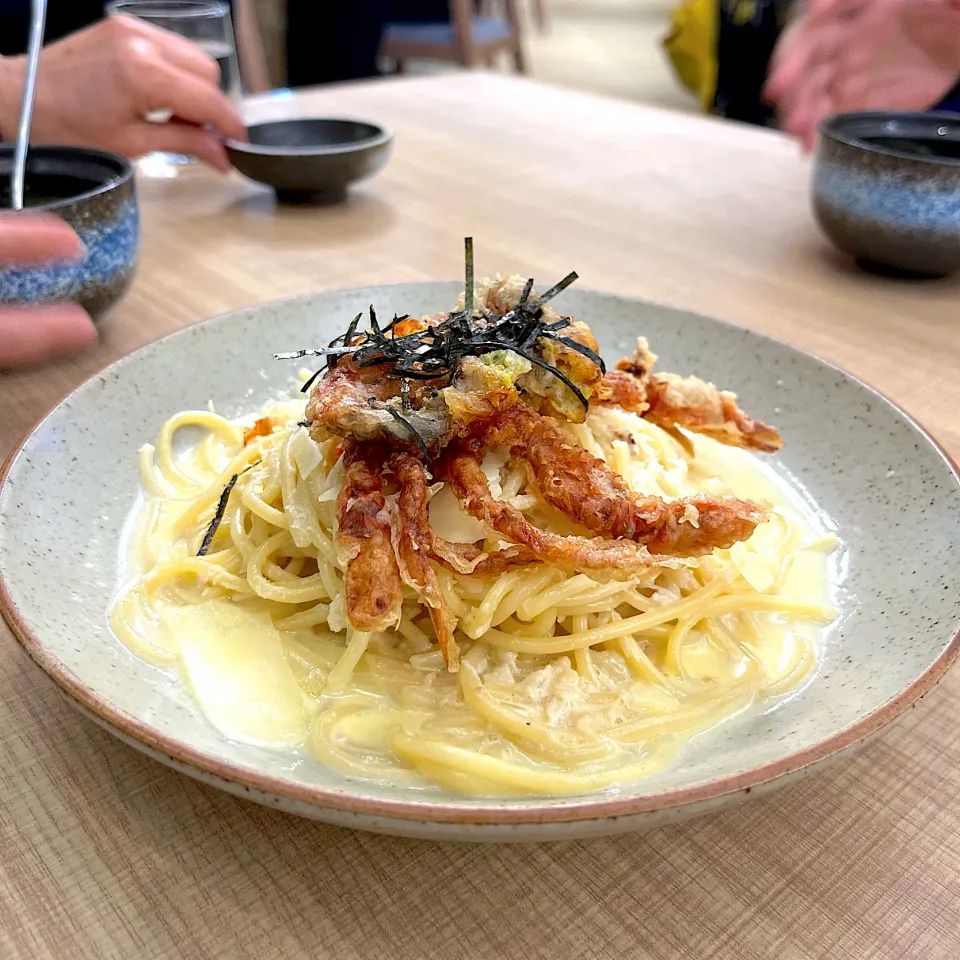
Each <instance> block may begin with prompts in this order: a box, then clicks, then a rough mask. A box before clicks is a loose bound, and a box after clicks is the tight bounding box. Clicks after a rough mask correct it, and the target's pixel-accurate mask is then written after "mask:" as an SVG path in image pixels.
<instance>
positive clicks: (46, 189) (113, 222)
mask: <svg viewBox="0 0 960 960" xmlns="http://www.w3.org/2000/svg"><path fill="white" fill-rule="evenodd" d="M12 166H13V145H12V144H0V207H2V208H4V209H7V210H9V209H10V170H11V168H12ZM23 192H24V207H25V209H26V210H29V211H35V210H36V211H40V210H42V211H45V212H48V213H54V214H56V215H57V216H58V217H61V218H62V219H63V220H66V222H67V223H69V224H70V226H71V227H73V229H74V230H76V231H77V233H78V234H79V235H80V239H81V240H82V241H83V243H84V246H85V247H86V250H87V252H86V254H85V256H84V257H83V259H81V260H79V261H76V262H73V263H53V264H49V265H46V266H30V267H8V268H6V269H0V303H6V304H34V303H41V302H45V301H48V302H49V301H60V300H73V301H75V302H77V303H79V304H80V306H82V307H83V308H84V309H85V310H86V311H87V313H89V314H90V316H91V317H93V319H94V320H96V319H98V318H99V317H101V316H102V315H103V314H104V313H105V312H106V311H107V310H108V309H109V308H110V307H112V306H113V305H114V304H115V303H116V302H117V301H118V300H119V299H120V298H121V297H122V296H123V295H124V293H126V291H127V288H128V287H129V286H130V281H131V280H132V279H133V274H134V272H135V270H136V266H137V257H138V254H139V249H140V211H139V206H138V203H137V193H136V188H135V184H134V177H133V167H132V166H131V165H130V163H129V161H127V160H125V159H124V158H123V157H118V156H116V155H115V154H112V153H105V152H103V151H101V150H89V149H87V148H85V147H60V146H35V147H30V151H29V153H28V154H27V169H26V176H25V178H24V191H23Z"/></svg>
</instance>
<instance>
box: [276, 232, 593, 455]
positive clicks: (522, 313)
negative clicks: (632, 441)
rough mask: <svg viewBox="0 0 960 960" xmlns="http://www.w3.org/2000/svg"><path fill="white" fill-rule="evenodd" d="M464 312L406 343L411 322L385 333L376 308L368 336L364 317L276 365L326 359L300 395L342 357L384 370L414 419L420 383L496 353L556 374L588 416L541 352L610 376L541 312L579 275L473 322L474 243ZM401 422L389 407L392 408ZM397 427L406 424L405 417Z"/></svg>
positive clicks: (448, 378)
mask: <svg viewBox="0 0 960 960" xmlns="http://www.w3.org/2000/svg"><path fill="white" fill-rule="evenodd" d="M464 251H465V261H466V262H465V269H464V309H463V310H460V311H457V312H455V313H451V314H450V315H449V316H448V317H446V318H445V319H444V320H442V321H441V322H440V323H438V324H436V325H435V326H431V327H428V328H427V329H426V330H420V331H417V332H416V333H411V334H408V335H407V336H404V337H399V338H398V337H397V336H396V335H395V328H396V325H397V323H399V322H400V321H402V320H406V319H408V317H407V316H402V317H399V316H395V317H394V318H393V320H392V321H391V322H390V323H389V324H387V326H386V327H381V326H380V323H379V321H378V320H377V314H376V311H375V310H374V308H373V306H372V305H371V307H370V308H369V317H370V329H369V330H366V331H361V332H360V333H358V332H357V329H358V326H359V323H360V319H361V314H358V315H357V316H356V317H354V319H353V321H352V322H351V324H350V326H349V327H348V328H347V330H346V332H345V333H343V334H341V335H340V336H339V337H335V338H334V339H333V340H331V341H330V344H329V345H328V346H326V347H320V348H317V349H312V350H311V349H308V350H297V351H295V352H293V353H280V354H276V358H277V359H278V360H294V359H299V358H301V357H307V356H318V357H325V358H326V364H325V365H324V366H323V367H321V368H320V369H319V370H317V372H316V373H314V375H313V376H312V377H310V379H309V380H308V381H307V382H306V383H305V384H304V385H303V388H302V389H303V392H304V393H306V391H307V390H309V389H310V387H311V386H312V385H313V383H314V381H315V380H316V379H317V377H319V376H321V375H322V374H323V373H325V372H326V371H327V370H328V369H330V368H333V367H335V366H336V365H337V362H338V361H339V360H340V358H341V357H343V356H345V355H347V354H350V355H351V356H352V359H353V362H354V364H355V365H356V366H357V367H359V368H361V369H363V368H365V367H385V368H386V369H385V375H386V376H387V377H388V378H389V379H391V380H401V381H403V382H404V386H402V387H401V405H402V409H403V413H408V412H409V383H410V381H416V380H421V381H425V380H436V381H439V385H444V384H449V383H450V382H452V380H453V378H454V376H455V374H456V372H457V368H458V365H459V363H460V361H461V360H462V359H463V358H464V357H479V356H482V355H483V354H486V353H492V352H494V351H496V350H509V351H511V352H513V353H516V354H518V355H519V356H521V357H524V358H525V359H526V360H529V361H530V363H532V364H534V365H535V366H538V367H540V368H542V369H544V370H546V371H548V372H549V373H552V374H553V375H554V376H555V377H556V378H557V379H558V380H560V381H561V382H562V383H563V384H565V385H566V386H567V388H568V389H570V390H571V391H572V392H573V393H574V394H575V395H576V397H577V399H578V400H579V401H580V403H582V404H583V407H584V409H586V408H587V407H588V405H589V404H588V400H587V398H586V397H585V396H584V394H583V392H582V391H581V390H580V389H579V388H578V387H577V385H576V384H575V383H573V381H571V380H570V378H569V377H566V376H565V375H564V374H563V373H561V372H560V371H559V370H558V369H557V368H556V367H555V366H553V365H552V364H550V363H548V362H547V361H546V360H544V359H543V358H542V357H540V356H539V355H538V354H537V353H536V352H535V350H536V344H537V341H538V340H540V339H546V340H554V341H556V342H558V343H562V344H563V345H564V346H566V347H569V348H570V349H571V350H575V351H576V352H577V353H579V354H581V355H583V356H584V357H587V359H589V360H592V361H593V362H594V363H595V364H596V365H597V366H598V367H599V368H600V371H601V373H606V366H605V365H604V362H603V360H602V359H601V358H600V357H599V356H598V355H597V354H596V353H595V352H594V351H593V350H591V349H590V348H589V347H586V346H584V345H583V344H582V343H578V342H577V341H576V340H574V339H573V338H572V337H569V336H564V335H562V333H561V332H560V331H562V330H565V329H567V328H568V327H570V326H571V321H570V318H569V317H561V318H560V319H559V320H557V321H555V322H554V323H544V322H543V306H544V304H546V303H547V302H548V301H549V300H552V299H553V298H554V297H555V296H557V294H559V293H561V292H562V291H564V290H566V288H567V287H569V286H570V284H572V283H573V282H574V281H575V280H576V279H577V274H576V273H575V272H571V273H569V274H567V276H565V277H564V278H563V279H562V280H561V281H560V282H559V283H557V284H554V286H552V287H551V288H550V289H549V290H547V292H546V293H544V294H541V295H540V296H539V297H537V298H536V299H535V300H533V301H531V300H530V295H531V293H532V292H533V280H532V279H530V280H528V281H527V282H526V284H525V285H524V288H523V293H522V295H521V297H520V300H519V302H518V303H517V305H516V306H515V307H514V308H513V309H512V310H509V311H508V312H507V313H505V314H503V315H502V316H496V315H494V314H490V313H486V312H484V314H483V316H481V317H475V316H474V315H473V312H474V306H475V305H474V289H473V288H474V283H473V281H474V270H473V238H472V237H467V238H466V239H465V240H464ZM386 409H389V410H390V411H391V414H392V415H395V416H397V413H396V411H395V410H394V409H393V408H392V407H387V408H386ZM397 419H400V420H402V421H403V422H404V423H407V421H406V419H405V418H403V416H402V415H399V416H397ZM407 426H408V427H409V428H410V431H411V433H413V434H416V436H417V438H418V446H419V445H421V443H422V440H423V438H422V437H420V436H419V434H417V433H416V430H415V429H414V428H413V427H412V425H410V424H409V423H407Z"/></svg>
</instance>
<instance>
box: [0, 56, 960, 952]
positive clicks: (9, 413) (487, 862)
mask: <svg viewBox="0 0 960 960" xmlns="http://www.w3.org/2000/svg"><path fill="white" fill-rule="evenodd" d="M246 109H247V110H248V112H249V115H250V118H251V119H265V118H269V117H276V116H286V115H289V114H290V113H297V114H300V115H311V114H328V115H329V114H342V115H359V116H366V117H371V118H373V119H376V120H378V121H380V122H383V123H386V124H388V125H390V126H392V127H393V128H394V129H395V130H396V133H397V140H396V149H395V154H394V157H393V159H392V161H391V163H390V165H389V166H388V167H387V169H386V170H385V171H384V173H383V174H382V175H381V176H379V177H378V178H377V179H376V180H374V181H372V182H370V183H369V184H365V185H363V186H362V187H361V188H360V189H358V190H357V191H356V192H355V193H354V194H353V196H352V197H351V199H350V201H349V203H347V204H346V205H344V206H341V207H335V208H281V207H277V206H276V205H275V203H274V200H273V197H272V195H271V194H270V193H268V192H266V191H265V190H263V189H262V188H260V187H258V186H256V185H254V184H250V183H248V182H246V181H243V180H241V178H239V177H238V176H237V175H231V176H229V177H219V176H217V175H215V174H213V173H210V172H207V171H201V170H191V171H190V172H189V173H188V174H187V175H186V176H184V177H182V178H180V179H178V180H176V181H149V182H143V183H141V198H142V201H143V254H142V261H141V265H140V271H139V274H138V277H137V279H136V282H135V284H134V286H133V289H132V290H131V292H130V295H129V296H128V297H127V299H126V300H125V301H124V302H123V303H122V304H121V305H120V306H119V307H118V308H117V309H116V310H115V312H114V313H113V314H112V316H110V317H109V318H108V320H107V321H106V322H105V323H104V324H103V328H102V335H101V339H100V343H99V345H98V346H97V347H96V348H95V349H93V350H92V351H91V352H89V353H87V354H85V355H84V356H82V357H80V358H78V359H76V360H73V361H70V362H67V363H63V364H60V365H58V366H56V367H48V368H44V369H35V370H29V371H25V372H18V373H8V374H4V375H2V378H0V454H2V455H6V454H7V453H8V452H9V451H10V449H11V448H12V446H13V444H14V443H15V442H16V440H17V439H18V438H19V437H20V436H21V435H22V434H23V433H24V432H25V431H26V430H27V429H29V427H30V426H31V425H32V424H33V422H34V421H36V419H37V418H38V417H39V416H40V415H41V414H42V413H43V412H44V411H45V410H46V409H47V408H48V407H49V406H51V405H52V404H54V403H55V402H56V401H58V400H59V399H60V398H61V397H62V396H63V395H64V394H65V393H66V392H68V391H69V390H70V389H72V388H73V387H74V386H76V385H77V384H78V383H80V382H81V381H82V380H83V379H84V378H86V377H88V376H90V375H91V374H93V373H95V372H96V371H98V370H100V369H101V368H102V367H103V366H104V365H105V364H107V363H109V362H111V361H112V360H114V359H116V358H117V357H119V356H122V355H123V354H125V353H127V352H129V351H130V350H133V349H135V348H136V347H138V346H140V345H141V344H143V343H145V342H147V341H149V340H153V339H156V338H157V337H160V336H163V335H165V334H168V333H170V332H172V331H174V330H178V329H180V328H182V327H184V326H187V325H189V324H191V323H194V322H196V321H198V320H200V319H202V318H204V317H208V316H211V315H214V314H217V313H221V312H223V311H227V310H232V309H235V308H238V307H244V306H248V305H250V304H253V303H257V302H261V301H265V300H270V299H273V298H276V297H282V296H290V295H295V294H299V293H304V292H307V291H312V290H318V289H322V288H332V287H342V286H351V285H355V284H365V283H383V282H390V281H404V280H421V279H435V278H449V277H454V276H458V275H459V274H460V270H461V256H462V243H461V240H462V237H463V236H465V235H468V234H471V235H473V236H474V237H475V238H476V244H477V251H478V269H480V270H481V271H486V272H489V271H495V270H497V269H510V270H512V271H516V272H519V273H523V274H525V275H535V276H540V277H544V278H549V277H554V276H561V275H562V274H564V273H566V272H567V271H568V270H569V269H572V268H575V269H576V270H578V271H579V273H580V275H581V277H582V278H583V279H582V281H581V282H582V283H583V285H584V286H589V287H595V288H597V289H603V290H612V291H617V292H621V293H624V294H635V295H640V296H644V297H648V298H650V299H653V300H658V301H663V302H666V303H670V304H674V305H676V306H680V307H687V308H691V309H694V310H699V311H702V312H705V313H709V314H713V315H716V316H720V317H724V318H726V319H728V320H731V321H733V322H735V323H738V324H742V325H744V326H748V327H750V328H752V329H754V330H759V331H762V332H764V333H768V334H772V335H774V336H777V337H780V338H782V339H784V340H787V341H789V342H791V343H794V344H797V345H799V346H801V347H805V348H807V349H808V350H811V351H813V352H814V353H816V354H818V355H819V356H821V357H824V358H826V359H828V360H831V361H833V362H835V363H837V364H839V365H840V366H842V367H844V368H846V369H847V370H850V371H852V372H853V373H855V374H857V375H858V376H860V377H862V378H863V379H865V380H867V381H868V382H869V383H871V384H873V385H875V386H876V387H878V388H879V389H881V390H883V391H884V392H885V393H887V394H888V395H889V396H891V397H892V398H893V399H895V400H896V401H897V402H899V403H900V404H901V405H902V406H904V407H905V408H906V409H907V410H908V411H909V412H910V413H912V414H913V415H914V416H916V417H917V418H918V419H919V420H920V421H921V422H922V423H923V424H924V425H925V426H926V427H928V428H929V429H930V430H931V431H932V432H933V433H934V434H935V435H936V436H937V437H938V439H939V440H940V441H941V442H942V443H943V445H944V446H945V447H946V449H947V450H948V451H949V452H951V453H952V454H953V455H954V456H955V457H958V456H960V425H958V424H960V421H958V418H957V414H956V410H957V409H958V407H960V385H958V371H960V285H958V283H957V282H956V281H931V282H923V283H919V282H913V283H908V282H903V281H892V280H886V279H882V278H879V277H874V276H869V275H866V274H863V273H859V272H856V271H855V270H853V269H852V268H851V267H849V266H848V265H847V264H846V263H845V262H844V261H843V260H842V259H841V258H840V257H839V256H837V255H835V254H833V253H832V252H831V251H830V249H829V248H828V247H827V246H826V245H825V243H824V241H823V240H821V239H820V237H819V235H818V234H817V231H816V228H815V226H814V224H813V222H812V219H811V215H810V208H809V201H808V182H809V163H808V161H807V160H805V159H804V158H802V157H801V156H800V154H799V151H798V149H797V147H796V146H795V144H793V143H792V142H790V141H788V140H787V139H785V138H783V137H781V136H779V135H778V134H776V133H773V132H768V131H764V130H759V129H753V128H748V127H744V126H739V125H736V124H732V123H727V122H723V121H717V120H712V119H706V118H698V117H690V116H685V115H678V114H672V113H669V112H661V111H656V110H650V109H644V108H641V107H638V106H636V105H633V104H628V103H621V102H617V101H613V100H602V99H598V98H595V97H591V96H586V95H580V94H574V93H570V92H568V91H560V90H557V89H552V88H549V87H545V86H540V85H537V84H535V83H531V82H528V81H523V80H518V79H513V78H506V77H496V76H493V75H483V74H469V75H466V74H465V75H455V76H442V77H430V78H416V79H403V80H393V81H388V82H368V83H363V84H355V85H349V86H344V87H340V88H327V89H325V90H317V91H310V92H307V93H300V94H297V95H295V96H294V95H289V94H279V95H274V96H272V97H265V98H261V99H258V100H252V101H250V102H249V103H248V105H247V107H246ZM958 694H960V673H958V672H957V671H954V672H953V673H952V674H950V675H948V677H947V679H946V680H945V681H944V682H943V683H942V684H941V685H940V687H939V688H938V689H937V690H935V691H934V692H933V693H931V694H930V695H929V696H928V697H927V698H925V700H924V701H923V702H921V703H920V704H919V706H918V707H917V709H916V710H913V711H911V712H910V713H909V714H908V715H907V716H906V717H905V718H904V719H903V720H902V721H901V722H900V723H899V724H898V725H897V726H896V727H895V728H893V729H891V730H889V731H888V732H887V733H886V734H885V735H883V736H882V737H880V738H879V739H877V740H875V741H874V742H873V743H872V744H871V746H869V747H868V748H866V749H864V750H863V751H861V752H860V753H858V754H856V755H855V756H854V757H853V758H852V759H849V760H846V761H843V762H840V763H838V764H836V765H834V766H833V767H831V768H829V769H828V770H827V771H826V772H825V773H822V774H820V775H819V776H815V777H812V778H809V779H805V780H804V781H802V782H801V783H798V784H796V785H794V786H791V787H788V788H786V789H784V790H782V791H780V792H779V793H777V794H775V795H774V796H772V797H769V798H767V799H764V800H759V801H756V802H753V803H748V804H746V805H745V806H743V807H740V808H738V809H736V810H732V811H729V812H726V813H722V814H719V815H714V816H710V817H704V818H702V819H699V820H695V821H691V822H688V823H686V824H681V825H678V826H672V827H667V828H664V829H661V830H658V831H656V832H653V833H649V834H646V835H631V836H623V837H618V838H614V839H607V840H594V841H589V842H564V843H559V844H544V845H539V846H535V845H518V846H468V845H458V844H433V843H428V842H422V841H413V840H396V839H390V838H385V837H377V836H372V835H366V834H360V833H352V832H349V831H347V830H343V829H338V828H332V827H326V826H323V825H321V824H317V823H312V822H309V821H304V820H298V819H295V818H293V817H289V816H286V815H284V814H281V813H278V812H276V811H273V810H268V809H263V808H260V807H257V806H254V805H253V804H250V803H247V802H244V801H241V800H238V799H235V798H233V797H230V796H227V795H225V794H222V793H220V792H218V791H216V790H214V789H212V788H208V787H205V786H203V785H201V784H199V783H196V782H194V781H192V780H190V779H188V778H186V777H184V776H180V775H178V774H176V773H174V772H172V771H170V770H168V769H166V768H165V767H163V766H161V765H159V764H157V763H154V762H153V761H151V760H148V759H147V758H145V757H143V756H141V755H140V754H138V753H137V752H135V751H134V750H132V749H130V748H128V747H126V746H124V745H123V744H122V743H120V742H119V741H117V740H115V739H114V738H113V737H111V736H110V735H109V734H107V733H105V732H103V731H102V730H100V729H99V728H97V727H95V726H94V725H93V724H91V723H89V722H87V721H86V720H84V719H81V717H80V716H79V715H77V714H76V713H75V712H74V711H73V710H72V709H71V708H70V707H69V706H67V705H66V704H65V703H64V702H63V701H62V700H61V699H60V698H59V697H58V695H57V694H56V692H55V691H54V689H53V687H52V686H51V684H50V683H49V682H48V681H47V680H46V678H45V677H43V675H41V674H40V673H39V671H38V670H37V669H36V668H35V667H33V666H32V665H31V664H30V663H29V662H28V660H27V658H26V656H25V655H24V654H23V653H22V651H21V650H20V649H19V647H18V646H17V644H16V643H15V641H14V640H13V638H12V636H11V635H10V633H9V631H8V630H7V629H6V627H0V957H2V958H4V960H27V958H29V960H48V958H50V960H60V958H70V960H108V958H119V960H133V958H136V960H139V958H153V957H180V956H183V957H188V958H191V960H193V958H196V960H201V958H236V957H256V958H257V960H271V958H291V957H337V958H338V960H350V958H354V957H363V958H369V957H384V958H390V960H407V958H411V960H413V958H416V960H423V958H434V957H439V958H454V957H456V958H462V957H471V958H474V957H479V958H486V957H490V958H494V957H496V958H529V957H541V956H542V957H548V956H549V957H552V958H571V960H572V958H583V960H599V958H621V957H630V958H645V957H650V958H656V960H661V958H663V960H666V958H671V960H672V958H676V960H680V958H684V960H690V958H696V960H706V958H731V960H767V958H776V960H806V958H817V960H820V958H851V957H852V958H890V960H901V958H918V960H921V958H922V960H937V958H943V960H954V958H956V957H957V956H958V954H960V736H958V730H960V723H958V721H960V706H958Z"/></svg>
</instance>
